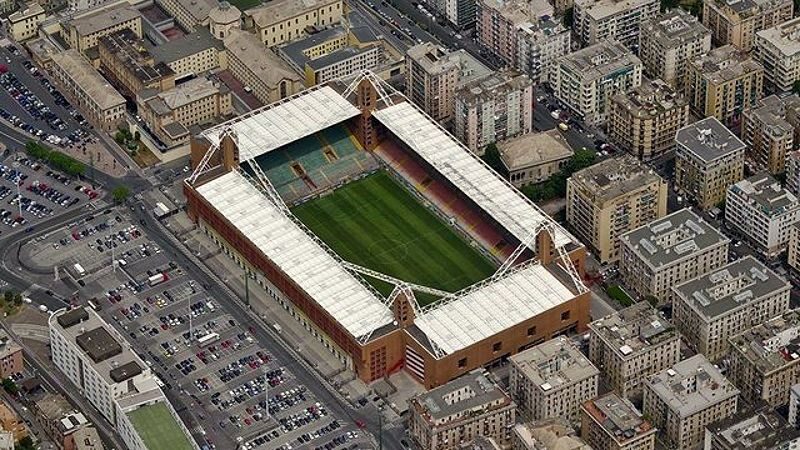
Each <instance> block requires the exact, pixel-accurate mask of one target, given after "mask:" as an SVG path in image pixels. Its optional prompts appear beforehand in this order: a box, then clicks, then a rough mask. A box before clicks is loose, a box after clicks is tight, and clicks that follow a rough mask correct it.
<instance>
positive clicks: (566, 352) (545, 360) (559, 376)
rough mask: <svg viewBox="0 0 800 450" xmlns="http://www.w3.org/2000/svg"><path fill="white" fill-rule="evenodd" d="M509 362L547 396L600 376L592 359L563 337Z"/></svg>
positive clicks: (532, 349) (513, 357) (527, 351)
mask: <svg viewBox="0 0 800 450" xmlns="http://www.w3.org/2000/svg"><path fill="white" fill-rule="evenodd" d="M510 361H511V364H512V365H513V366H515V367H516V368H517V370H518V371H519V372H520V373H522V374H523V375H524V376H525V377H526V378H528V379H529V380H530V382H531V383H533V384H534V385H535V386H536V388H537V389H539V390H540V391H543V392H545V395H548V394H547V393H548V392H551V391H552V392H555V391H557V390H559V389H560V388H562V387H564V386H569V385H572V384H575V383H578V382H581V381H583V380H585V379H587V378H592V377H597V376H598V375H599V374H600V371H599V370H597V367H595V366H594V364H592V362H591V361H589V358H587V357H586V356H584V354H583V353H581V351H580V350H579V349H578V347H576V346H575V344H573V343H572V341H571V340H570V339H568V338H566V337H564V336H559V337H557V338H555V339H550V340H549V341H546V342H543V343H541V344H539V345H537V346H535V347H532V348H529V349H527V350H525V351H523V352H521V353H517V354H516V355H514V356H512V357H511V358H510Z"/></svg>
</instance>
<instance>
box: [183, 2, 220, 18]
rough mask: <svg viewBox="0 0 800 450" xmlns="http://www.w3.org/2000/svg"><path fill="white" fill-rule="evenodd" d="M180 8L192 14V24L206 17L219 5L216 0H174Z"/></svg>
mask: <svg viewBox="0 0 800 450" xmlns="http://www.w3.org/2000/svg"><path fill="white" fill-rule="evenodd" d="M175 1H176V2H177V3H178V4H179V5H180V6H181V8H182V9H184V10H185V11H186V12H188V13H189V15H190V16H192V21H193V22H194V24H200V23H202V22H204V21H205V20H206V19H208V15H209V14H210V13H211V10H213V9H214V8H216V7H217V6H219V2H217V0H175Z"/></svg>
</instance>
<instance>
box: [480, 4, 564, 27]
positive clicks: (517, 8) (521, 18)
mask: <svg viewBox="0 0 800 450" xmlns="http://www.w3.org/2000/svg"><path fill="white" fill-rule="evenodd" d="M481 3H482V4H483V5H485V6H486V7H489V8H492V9H494V10H495V11H497V12H498V13H499V14H500V15H501V16H503V17H504V18H505V19H506V20H507V21H509V22H511V23H512V24H514V25H515V26H525V25H526V24H532V23H536V22H537V21H539V20H540V19H542V18H544V17H553V16H554V15H555V10H554V9H553V6H552V5H551V4H550V2H548V1H546V0H483V1H482V2H481Z"/></svg>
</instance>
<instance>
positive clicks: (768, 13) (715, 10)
mask: <svg viewBox="0 0 800 450" xmlns="http://www.w3.org/2000/svg"><path fill="white" fill-rule="evenodd" d="M793 9H794V3H793V2H792V1H791V0H735V1H726V0H704V1H703V15H702V18H703V25H705V26H706V27H707V28H708V29H710V30H711V39H712V42H713V44H714V46H716V47H721V46H723V45H734V46H736V47H738V48H740V49H742V50H743V51H746V52H749V51H750V50H751V49H752V48H753V42H754V40H755V35H756V33H758V32H759V31H761V30H764V29H767V28H770V27H774V26H775V25H778V24H779V23H783V22H786V21H787V20H789V19H791V18H792V14H793V12H794V11H793Z"/></svg>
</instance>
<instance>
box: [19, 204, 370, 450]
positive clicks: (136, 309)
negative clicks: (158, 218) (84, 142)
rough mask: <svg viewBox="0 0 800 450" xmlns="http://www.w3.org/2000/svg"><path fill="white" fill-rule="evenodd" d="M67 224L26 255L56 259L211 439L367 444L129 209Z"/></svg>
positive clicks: (250, 444)
mask: <svg viewBox="0 0 800 450" xmlns="http://www.w3.org/2000/svg"><path fill="white" fill-rule="evenodd" d="M70 225H71V226H69V227H65V228H63V229H61V230H59V231H57V232H52V233H50V234H49V235H48V237H47V238H46V239H44V240H41V241H38V242H35V243H33V244H32V245H31V246H30V247H29V250H28V251H30V252H31V259H34V260H41V261H48V260H50V261H53V260H55V259H60V261H62V266H64V267H67V268H68V271H69V272H70V274H71V275H72V276H74V277H76V278H78V279H79V280H80V284H81V285H82V286H83V288H82V290H81V296H82V297H84V298H87V299H91V301H92V303H93V304H95V305H97V306H98V307H99V308H100V314H101V315H103V316H104V317H105V318H106V320H108V321H109V323H111V324H113V325H114V326H116V327H117V328H118V329H119V330H120V332H121V333H122V334H123V335H124V336H126V337H127V338H128V339H129V341H130V342H131V343H132V345H133V346H134V348H135V349H136V350H137V352H138V353H139V354H140V356H141V357H142V359H144V360H145V361H146V362H147V364H148V365H150V366H151V367H152V368H153V369H154V371H155V372H156V373H157V374H158V375H159V377H160V378H161V380H162V381H163V383H164V388H165V390H167V391H168V392H172V393H175V394H179V395H178V396H179V397H180V398H181V399H182V400H183V401H184V402H185V403H186V405H185V406H186V407H187V408H188V409H189V410H191V411H192V413H193V415H194V417H195V419H197V420H198V421H199V422H200V423H201V424H202V427H203V429H204V430H205V431H206V435H205V438H207V440H208V442H210V443H212V444H214V445H215V446H216V448H221V449H222V448H225V449H227V448H230V449H233V448H236V447H237V445H239V446H241V447H240V448H246V449H250V448H269V449H292V448H303V449H317V448H319V449H334V448H340V449H349V448H371V447H370V446H368V444H366V437H365V436H363V435H362V433H361V432H360V431H358V430H357V427H356V426H355V424H353V423H344V421H342V420H340V419H337V418H334V417H332V415H331V414H330V413H329V412H328V410H327V408H326V406H325V405H324V404H322V403H320V402H319V401H318V399H316V398H315V397H314V395H313V394H311V393H310V392H309V390H308V389H307V387H306V386H303V385H301V384H300V383H299V382H298V381H297V380H296V379H295V377H294V376H293V374H292V369H291V365H292V362H289V364H285V363H282V362H279V361H276V360H275V358H274V357H273V355H272V354H271V352H270V351H269V349H268V348H265V347H264V346H262V345H261V344H260V343H259V342H257V341H256V339H255V338H254V337H253V334H252V333H253V331H254V330H253V329H252V328H250V326H249V325H247V324H242V323H239V322H238V321H237V320H236V319H235V318H234V317H233V316H231V315H230V314H229V313H227V312H226V311H225V309H224V305H221V304H219V303H218V301H217V300H216V299H213V298H210V297H209V295H208V294H207V292H206V291H205V289H204V287H203V286H202V283H201V282H199V281H197V280H193V279H191V278H190V277H189V276H187V275H186V274H185V273H184V272H183V270H182V269H181V267H179V266H178V265H177V264H175V263H174V262H172V261H171V260H170V258H169V257H168V256H166V254H165V253H164V252H162V251H161V249H159V248H158V247H157V246H156V245H155V244H154V243H153V242H152V241H150V240H149V239H148V238H147V235H146V232H145V230H142V229H140V225H139V224H136V223H133V222H132V221H131V219H130V218H129V216H128V215H127V214H126V211H125V210H123V209H112V210H110V211H109V212H108V213H99V214H95V215H94V217H92V218H91V219H90V220H88V221H84V222H83V223H75V224H70ZM76 236H77V237H78V238H77V239H76ZM109 246H110V248H109ZM100 249H102V250H100ZM110 252H113V254H114V256H113V257H112V256H111V254H110ZM112 260H113V261H116V264H114V265H113V272H112V263H111V261H112ZM74 264H79V265H80V266H81V268H82V270H83V271H84V273H83V274H82V275H78V274H76V273H75V270H74V268H70V267H71V266H74ZM197 406H200V408H198V407H197ZM176 409H178V410H180V409H181V408H179V407H178V406H176Z"/></svg>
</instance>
